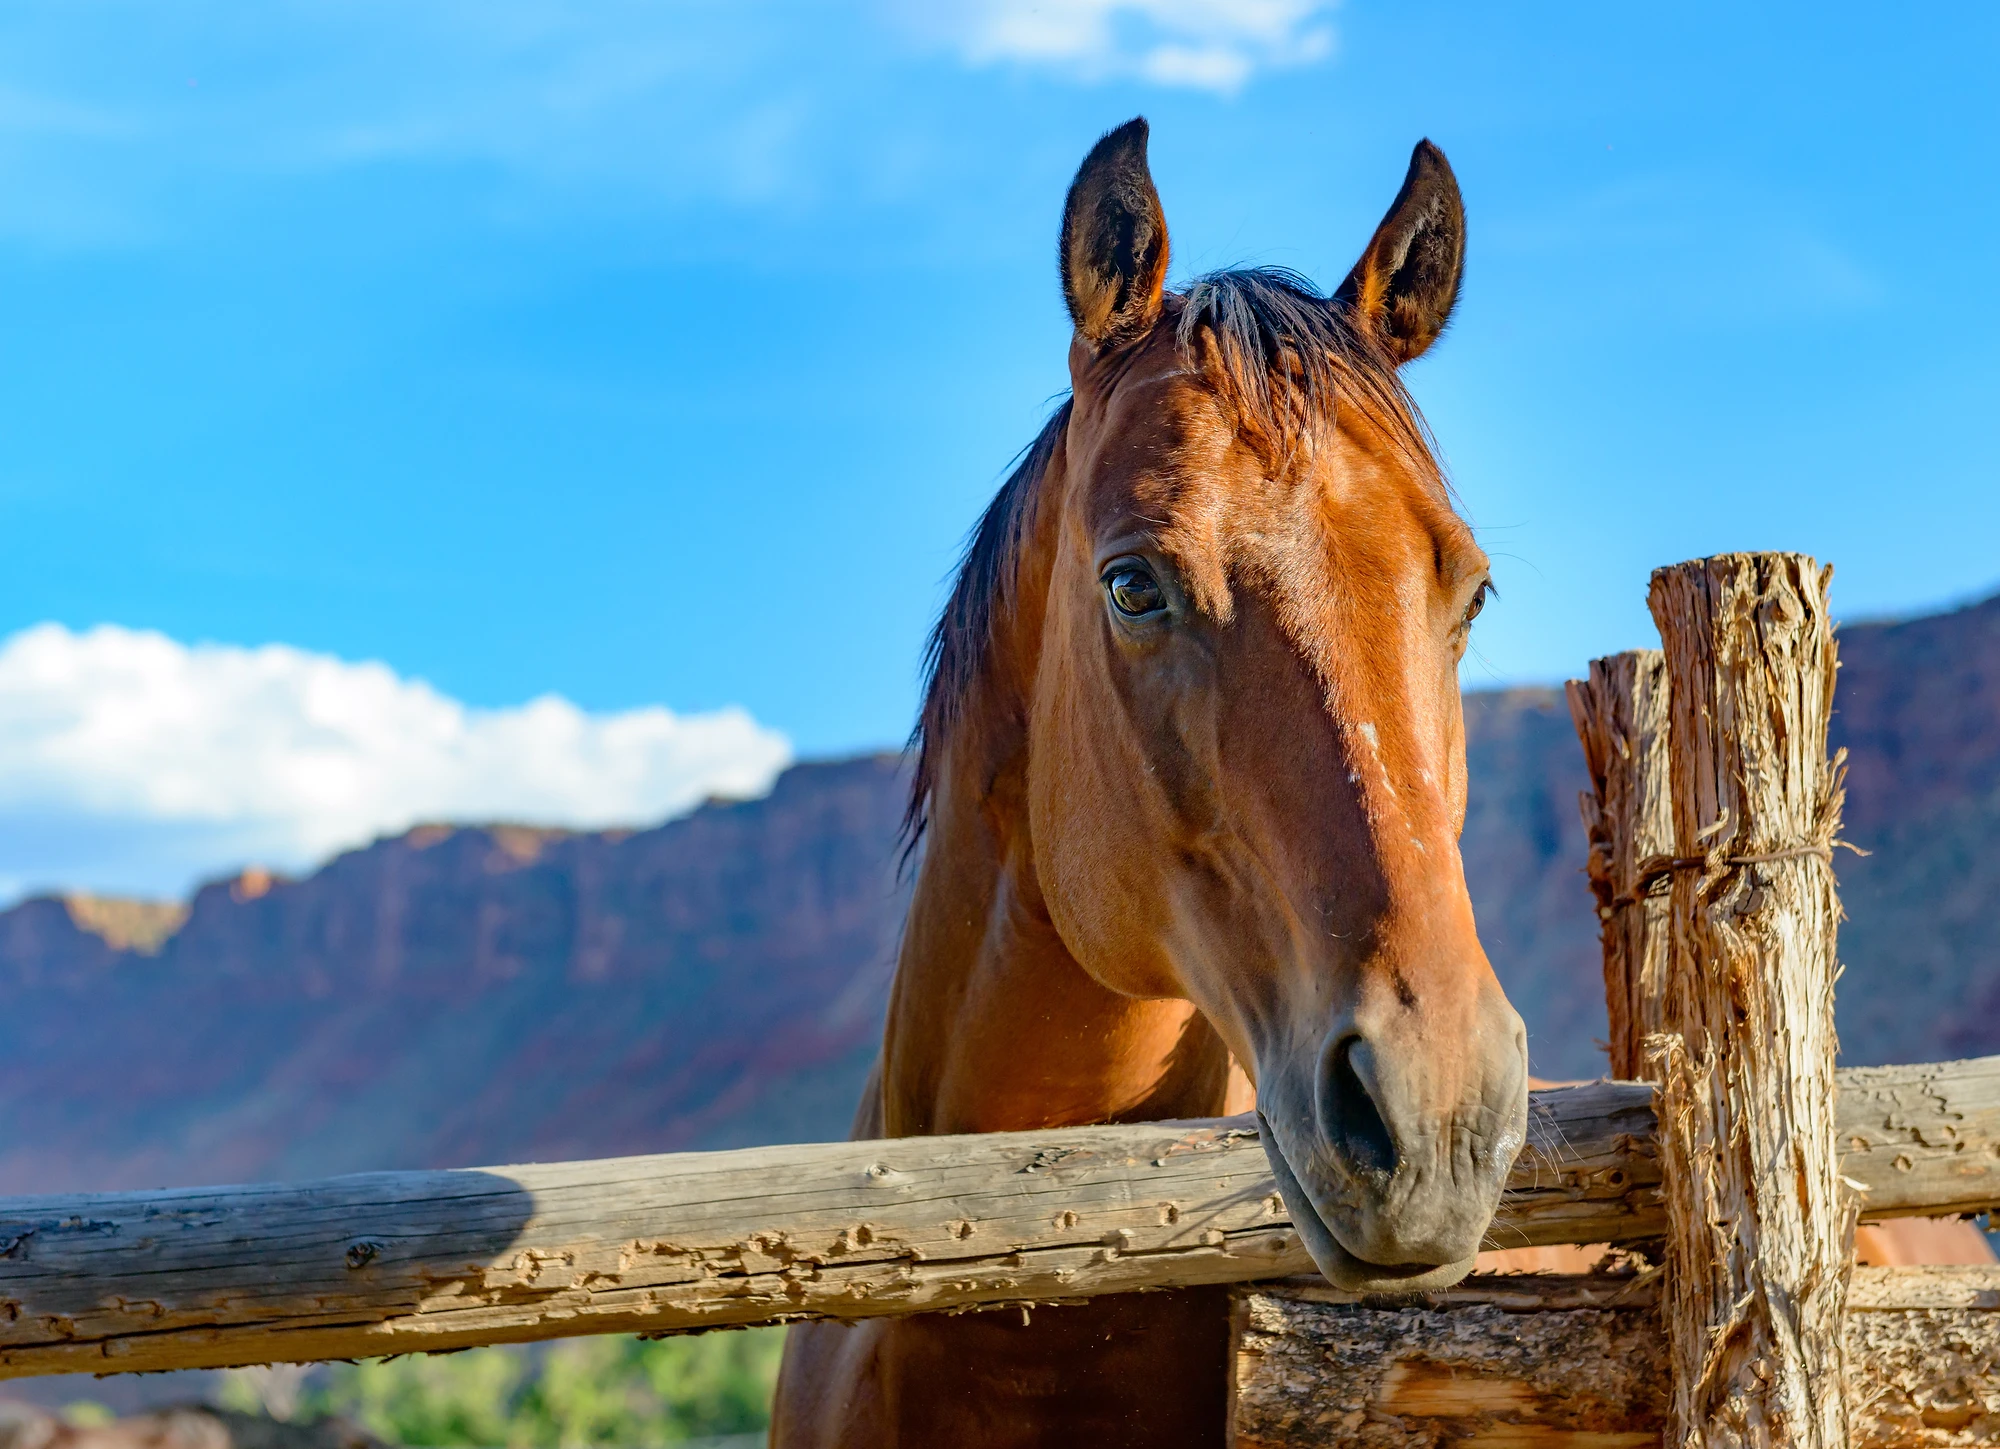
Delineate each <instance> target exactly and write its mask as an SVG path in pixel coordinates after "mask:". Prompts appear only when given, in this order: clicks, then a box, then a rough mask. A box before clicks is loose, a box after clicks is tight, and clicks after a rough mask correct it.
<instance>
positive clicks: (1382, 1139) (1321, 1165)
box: [1257, 986, 1528, 1292]
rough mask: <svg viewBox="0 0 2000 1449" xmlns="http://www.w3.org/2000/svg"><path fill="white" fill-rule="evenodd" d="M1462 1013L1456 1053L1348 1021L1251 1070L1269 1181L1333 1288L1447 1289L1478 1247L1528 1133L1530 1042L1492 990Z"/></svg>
mask: <svg viewBox="0 0 2000 1449" xmlns="http://www.w3.org/2000/svg"><path fill="white" fill-rule="evenodd" d="M1472 1018H1473V1019H1472V1021H1471V1023H1470V1024H1469V1025H1470V1030H1469V1032H1468V1033H1467V1037H1468V1038H1469V1039H1465V1040H1462V1041H1461V1043H1460V1045H1459V1047H1458V1049H1457V1050H1456V1051H1455V1052H1447V1051H1445V1050H1443V1049H1441V1047H1440V1044H1439V1043H1438V1042H1436V1041H1435V1040H1434V1039H1428V1040H1427V1039H1426V1035H1425V1034H1423V1033H1421V1032H1415V1031H1405V1032H1403V1033H1400V1034H1399V1033H1396V1032H1392V1031H1386V1030H1382V1029H1381V1028H1379V1027H1376V1028H1374V1029H1371V1026H1370V1024H1369V1023H1367V1022H1362V1021H1355V1020H1345V1021H1341V1022H1338V1023H1336V1024H1335V1025H1334V1027H1333V1028H1332V1029H1331V1030H1330V1031H1328V1032H1327V1033H1326V1034H1325V1035H1324V1036H1323V1037H1322V1038H1321V1039H1320V1040H1319V1041H1318V1042H1317V1043H1315V1044H1314V1045H1313V1047H1312V1048H1311V1049H1310V1050H1307V1051H1304V1052H1299V1053H1297V1054H1295V1055H1292V1056H1291V1060H1290V1061H1289V1062H1288V1065H1292V1066H1293V1068H1294V1069H1293V1070H1289V1071H1287V1070H1282V1069H1281V1070H1279V1071H1277V1072H1271V1071H1269V1070H1268V1069H1264V1070H1260V1072H1259V1079H1260V1089H1259V1092H1258V1104H1257V1108H1258V1110H1257V1116H1258V1120H1259V1122H1260V1124H1261V1125H1262V1127H1263V1137H1264V1143H1265V1150H1266V1152H1267V1153H1268V1155H1269V1157H1270V1160H1271V1170H1272V1173H1273V1174H1274V1175H1275V1176H1276V1178H1277V1180H1278V1189H1279V1191H1280V1192H1281V1193H1282V1194H1283V1196H1284V1199H1285V1206H1286V1207H1287V1208H1288V1209H1289V1210H1290V1212H1291V1217H1292V1224H1293V1226H1294V1228H1295V1229H1296V1230H1297V1231H1298V1234H1299V1237H1300V1239H1301V1240H1302V1241H1303V1242H1304V1244H1305V1246H1306V1250H1307V1251H1308V1252H1309V1253H1311V1254H1312V1257H1313V1261H1314V1262H1315V1263H1317V1264H1318V1265H1319V1269H1320V1271H1321V1272H1322V1273H1323V1274H1325V1275H1326V1278H1327V1280H1328V1281H1329V1282H1331V1283H1333V1284H1334V1285H1335V1286H1336V1287H1340V1288H1347V1289H1352V1290H1355V1291H1360V1292H1417V1291H1422V1290H1425V1289H1431V1288H1441V1287H1447V1286H1449V1285H1450V1284H1452V1283H1456V1282H1457V1281H1458V1280H1459V1279H1461V1278H1463V1277H1464V1276H1465V1275H1466V1274H1467V1273H1469V1272H1470V1271H1471V1270H1472V1261H1473V1258H1474V1256H1475V1255H1476V1254H1477V1253H1478V1252H1479V1250H1480V1249H1481V1248H1482V1247H1485V1246H1488V1245H1487V1243H1486V1241H1485V1240H1486V1235H1487V1232H1488V1230H1489V1229H1490V1228H1491V1226H1492V1222H1493V1216H1494V1213H1495V1212H1496V1211H1497V1210H1498V1208H1499V1205H1500V1194H1501V1192H1502V1191H1503V1190H1504V1188H1505V1187H1506V1182H1507V1175H1508V1173H1509V1171H1510V1170H1511V1169H1512V1168H1513V1165H1514V1158H1515V1156H1516V1155H1517V1154H1518V1153H1519V1152H1520V1150H1521V1145H1522V1142H1523V1141H1524V1139H1525V1136H1526V1130H1527V1115H1528V1061H1527V1033H1526V1029H1525V1028H1524V1027H1523V1026H1522V1024H1521V1019H1520V1016H1519V1015H1518V1014H1517V1013H1516V1012H1515V1011H1514V1009H1513V1008H1512V1007H1511V1006H1509V1005H1508V1004H1507V1001H1506V998H1505V997H1504V996H1503V995H1502V994H1501V993H1500V991H1499V990H1498V989H1497V986H1496V987H1495V988H1494V989H1493V990H1491V991H1489V992H1483V993H1481V998H1480V1000H1479V1002H1478V1003H1477V1005H1476V1006H1475V1008H1474V1010H1473V1012H1472ZM1301 1058H1303V1060H1300V1059H1301Z"/></svg>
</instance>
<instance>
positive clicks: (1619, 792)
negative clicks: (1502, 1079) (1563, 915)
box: [1567, 649, 1674, 1082]
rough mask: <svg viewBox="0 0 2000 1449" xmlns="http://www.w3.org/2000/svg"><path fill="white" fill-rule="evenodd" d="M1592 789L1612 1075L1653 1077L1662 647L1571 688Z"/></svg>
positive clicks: (1665, 823)
mask: <svg viewBox="0 0 2000 1449" xmlns="http://www.w3.org/2000/svg"><path fill="white" fill-rule="evenodd" d="M1567 693H1568V696H1569V712H1570V718H1571V719H1572V720H1574V721H1575V722H1576V733H1577V738H1578V739H1580V740H1581V741H1582V742H1583V758H1584V765H1585V767H1586V769H1587V770H1588V772H1589V775H1590V785H1591V788H1590V790H1589V792H1588V793H1586V794H1585V795H1584V796H1583V798H1582V800H1581V801H1580V802H1579V803H1580V804H1581V806H1582V809H1583V826H1584V831H1585V833H1586V835H1587V836H1588V838H1589V841H1590V857H1589V861H1588V863H1587V866H1586V870H1587V872H1588V874H1589V877H1590V889H1591V892H1592V894H1593V895H1595V896H1596V897H1597V919H1598V931H1599V935H1600V937H1601V938H1602V940H1603V943H1604V1000H1605V1005H1606V1006H1607V1007H1608V1008H1609V1011H1610V1017H1611V1035H1610V1038H1609V1041H1608V1043H1607V1045H1608V1046H1609V1047H1610V1054H1611V1075H1612V1076H1614V1077H1618V1078H1620V1079H1622V1080H1624V1081H1628V1082H1629V1081H1638V1080H1640V1079H1642V1078H1644V1077H1647V1076H1649V1075H1650V1072H1649V1071H1648V1069H1647V1067H1646V1059H1645V1045H1644V1043H1645V1040H1646V1038H1647V1037H1648V1036H1651V1035H1652V1034H1653V1033H1654V1032H1657V1031H1658V1030H1659V1029H1660V1021H1659V1010H1660V997H1661V992H1662V988H1663V986H1664V980H1663V978H1664V975H1665V972H1666V960H1667V940H1668V934H1669V933H1668V919H1667V913H1668V907H1669V902H1668V900H1667V884H1668V876H1669V875H1670V874H1671V872H1663V870H1662V868H1661V866H1660V865H1659V864H1657V863H1658V862H1662V861H1664V860H1666V859H1668V858H1670V857H1671V856H1672V855H1673V852H1674V816H1673V806H1672V801H1671V800H1670V798H1669V795H1668V790H1667V661H1666V657H1665V656H1664V655H1662V654H1661V653H1660V651H1659V650H1657V649H1633V650H1630V651H1628V652H1626V653H1624V654H1614V655H1612V656H1611V657H1610V658H1608V659H1593V660H1592V661H1591V663H1590V677H1589V678H1588V679H1572V680H1571V681H1570V682H1569V685H1568V687H1567Z"/></svg>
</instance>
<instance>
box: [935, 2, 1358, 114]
mask: <svg viewBox="0 0 2000 1449" xmlns="http://www.w3.org/2000/svg"><path fill="white" fill-rule="evenodd" d="M1332 9H1333V5H1332V4H1331V3H1329V0H971V3H969V4H965V5H962V6H957V7H950V8H947V9H944V10H941V11H929V12H927V19H926V22H925V23H926V24H927V27H928V28H930V29H932V30H933V31H937V32H942V33H943V34H945V35H946V36H947V37H948V38H949V39H950V40H951V41H952V42H953V43H954V44H955V45H956V46H957V48H958V49H959V51H960V53H961V54H962V55H963V56H964V57H965V59H967V60H969V61H971V62H972V63H974V64H976V65H984V64H993V63H996V62H1012V63H1017V64H1022V65H1032V66H1040V67H1048V68H1053V69H1056V70H1060V71H1062V72H1065V73H1067V74H1070V75H1073V76H1075V77H1077V78H1078V79H1081V80H1103V79H1111V78H1136V79H1139V80H1143V81H1150V82H1152V83H1154V84H1156V85H1163V86H1184V87H1191V88H1195V89H1200V90H1210V91H1220V92H1223V93H1229V92H1233V91H1236V90H1240V89H1241V88H1242V87H1243V85H1244V84H1245V83H1246V82H1248V81H1249V80H1250V79H1251V77H1252V76H1254V75H1255V74H1256V73H1257V72H1258V71H1261V70H1273V69H1278V68H1281V67H1286V66H1297V65H1309V64H1311V63H1313V62H1315V61H1319V60H1323V59H1325V58H1326V57H1327V56H1328V55H1330V54H1331V53H1332V51H1333V42H1334V35H1333V27H1332V25H1331V24H1330V23H1329V22H1328V14H1329V12H1330V11H1331V10H1332Z"/></svg>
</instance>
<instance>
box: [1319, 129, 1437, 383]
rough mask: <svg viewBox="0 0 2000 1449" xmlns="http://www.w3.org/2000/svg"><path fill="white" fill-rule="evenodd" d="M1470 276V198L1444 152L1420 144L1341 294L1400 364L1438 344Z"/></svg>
mask: <svg viewBox="0 0 2000 1449" xmlns="http://www.w3.org/2000/svg"><path fill="white" fill-rule="evenodd" d="M1464 273H1465V202H1464V200H1463V199H1462V198H1461V197H1460V196H1459V194H1458V178H1457V177H1455V176H1453V175H1452V174H1451V163H1450V162H1449V161H1447V160H1445V159H1444V152H1442V151H1440V150H1438V148H1437V147H1435V146H1433V145H1432V144H1431V143H1430V142H1429V141H1419V142H1417V149H1416V150H1415V151H1414V152H1412V153H1411V155H1410V171H1409V174H1408V175H1407V176H1405V177H1404V178H1403V189H1402V190H1401V191H1399V192H1397V193H1396V200H1395V203H1394V204H1393V205H1392V206H1390V208H1389V214H1388V215H1387V216H1385V217H1383V218H1382V224H1381V225H1380V226H1379V227H1377V228H1376V229H1375V238H1374V240H1372V241H1371V242H1369V243H1368V250H1367V251H1365V252H1363V253H1362V254H1361V260H1360V261H1358V262H1356V263H1355V264H1354V270H1353V271H1351V272H1349V273H1348V274H1347V280H1346V281H1345V282H1343V283H1341V286H1340V290H1339V291H1338V292H1336V293H1335V294H1334V296H1335V299H1336V300H1338V301H1341V302H1345V303H1346V304H1347V305H1348V307H1349V308H1351V309H1352V311H1353V313H1354V316H1355V319H1356V321H1358V322H1359V323H1360V325H1361V328H1362V330H1363V331H1365V332H1367V333H1368V334H1369V335H1370V336H1371V337H1373V338H1374V339H1375V341H1376V342H1377V343H1379V344H1380V345H1381V347H1382V350H1383V351H1385V352H1387V353H1388V354H1389V356H1390V357H1391V358H1393V359H1394V360H1395V361H1396V362H1397V363H1398V364H1401V363H1405V362H1408V361H1409V360H1410V359H1411V358H1413V357H1420V356H1422V355H1423V353H1424V351H1425V349H1426V348H1428V347H1429V346H1430V345H1431V344H1432V343H1433V342H1435V341H1437V339H1438V334H1439V333H1440V332H1442V331H1444V328H1445V323H1446V322H1448V321H1449V320H1450V319H1451V309H1452V304H1453V303H1455V302H1457V301H1458V283H1459V278H1460V277H1462V276H1463V275H1464Z"/></svg>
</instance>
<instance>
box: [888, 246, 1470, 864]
mask: <svg viewBox="0 0 2000 1449" xmlns="http://www.w3.org/2000/svg"><path fill="white" fill-rule="evenodd" d="M1168 300H1169V303H1170V304H1172V305H1178V307H1179V311H1180V316H1179V319H1178V321H1177V322H1176V324H1175V340H1176V342H1177V343H1178V345H1179V347H1180V350H1181V355H1182V358H1183V360H1184V362H1185V364H1186V365H1187V366H1188V367H1189V368H1191V369H1193V370H1195V371H1197V372H1199V373H1200V374H1201V376H1202V377H1203V379H1204V380H1205V381H1206V382H1207V383H1208V384H1209V386H1210V387H1211V388H1213V389H1214V390H1215V393H1216V395H1217V396H1218V397H1219V398H1220V399H1221V401H1222V402H1223V405H1224V406H1225V407H1227V408H1229V409H1230V410H1231V411H1232V412H1233V413H1234V414H1235V417H1236V422H1237V426H1238V428H1239V430H1240V431H1241V433H1242V434H1243V436H1244V437H1245V439H1246V440H1247V441H1249V442H1250V443H1251V444H1252V445H1253V446H1255V447H1257V448H1258V449H1259V450H1260V451H1262V452H1263V453H1265V455H1266V456H1267V458H1268V459H1269V460H1270V462H1271V464H1272V466H1273V467H1274V468H1281V469H1282V468H1285V467H1287V466H1289V464H1290V462H1291V460H1292V459H1294V458H1295V457H1296V456H1297V455H1298V453H1299V452H1300V450H1301V448H1303V447H1304V446H1306V445H1307V444H1308V443H1309V440H1310V438H1311V436H1312V434H1313V433H1314V432H1315V431H1316V430H1318V429H1319V428H1320V427H1321V426H1323V425H1325V424H1328V423H1330V422H1331V421H1332V420H1333V418H1334V416H1335V413H1336V410H1337V408H1338V407H1339V406H1341V405H1343V404H1344V405H1346V406H1348V407H1350V408H1353V409H1354V410H1356V411H1357V412H1359V413H1361V414H1362V415H1364V416H1365V417H1367V418H1368V419H1369V421H1371V422H1372V423H1374V424H1375V426H1376V427H1378V428H1379V429H1381V430H1382V431H1383V432H1384V433H1385V434H1386V435H1387V436H1388V438H1389V440H1390V442H1391V443H1392V445H1393V446H1395V448H1396V449H1397V451H1398V452H1399V453H1401V454H1403V455H1404V457H1405V461H1406V462H1408V463H1409V464H1410V465H1411V466H1412V467H1413V468H1414V469H1415V470H1416V471H1417V472H1418V474H1419V476H1421V477H1423V478H1425V479H1427V480H1429V481H1431V482H1433V483H1434V485H1435V486H1437V487H1438V488H1439V489H1440V490H1442V489H1443V487H1444V483H1443V479H1442V477H1441V475H1440V474H1439V473H1438V469H1437V464H1436V461H1435V456H1434V454H1433V453H1432V451H1431V447H1430V435H1429V432H1428V430H1427V429H1426V428H1425V426H1424V422H1423V418H1422V415H1421V414H1420V413H1419V412H1418V411H1417V408H1416V404H1415V403H1414V402H1412V401H1411V399H1410V396H1409V394H1408V392H1406V391H1405V390H1404V388H1403V384H1402V381H1401V379H1400V378H1399V377H1398V376H1397V373H1396V368H1395V365H1394V364H1393V363H1392V362H1391V361H1390V360H1389V358H1388V357H1387V356H1386V355H1385V354H1384V353H1383V352H1382V351H1381V349H1380V348H1378V347H1377V346H1376V345H1375V344H1374V343H1373V342H1372V341H1370V340H1369V339H1368V338H1367V337H1366V336H1364V335H1363V334H1362V333H1360V332H1358V331H1357V330H1356V329H1355V328H1354V326H1353V324H1352V323H1351V322H1350V321H1349V318H1348V310H1347V308H1346V307H1345V306H1343V305H1341V304H1340V303H1339V302H1338V301H1337V300H1335V299H1332V298H1329V297H1327V296H1326V295H1325V294H1324V293H1322V292H1321V291H1319V290H1318V289H1317V288H1316V287H1314V286H1313V284H1312V283H1311V282H1310V281H1309V280H1307V279H1306V278H1305V277H1303V276H1301V275H1300V274H1299V273H1297V272H1294V271H1291V270H1290V269H1288V268H1284V267H1243V268H1237V269H1232V270H1229V271H1221V272H1211V273H1209V274H1208V275H1206V276H1203V277H1197V278H1196V279H1195V280H1194V282H1193V283H1191V284H1190V285H1189V287H1188V290H1187V291H1186V292H1184V293H1182V294H1180V295H1179V296H1178V297H1170V298H1169V299H1168ZM1071 404H1072V400H1071V399H1068V398H1065V399H1064V400H1063V403H1062V406H1061V407H1059V408H1057V409H1056V411H1055V413H1054V414H1053V415H1052V416H1051V417H1050V418H1049V420H1048V422H1047V423H1045V424H1043V426H1042V430H1041V432H1040V433H1039V434H1037V435H1036V437H1035V440H1034V441H1033V442H1032V443H1030V444H1028V446H1027V447H1026V448H1024V449H1023V450H1022V451H1021V452H1020V454H1019V455H1017V456H1016V458H1015V460H1014V466H1013V469H1012V471H1011V472H1010V473H1009V474H1008V475H1007V481H1006V482H1004V483H1002V484H1001V485H1000V491H999V492H998V493H996V494H995V495H994V497H993V501H992V502H991V503H990V504H988V505H987V507H986V511H985V512H984V513H983V514H981V515H980V518H979V522H978V524H977V525H976V526H975V527H974V528H973V530H972V533H971V535H970V537H969V538H968V539H967V540H966V545H965V552H964V555H963V557H962V558H961V559H960V562H959V567H958V573H957V577H956V580H955V581H954V583H953V584H952V589H951V595H950V597H949V598H947V599H946V601H945V605H944V608H943V610H942V611H941V612H940V613H939V615H938V620H937V623H936V624H935V625H934V626H933V627H932V629H931V632H930V637H929V639H928V640H927V641H926V643H925V646H924V656H923V679H924V703H923V708H922V709H921V710H920V711H919V713H918V715H917V724H916V728H915V729H914V730H913V731H912V732H911V735H910V743H909V747H910V748H911V749H912V750H914V751H915V752H916V756H917V766H916V771H915V774H914V775H913V776H912V778H911V781H910V797H909V802H908V804H907V806H906V807H905V809H904V812H903V838H904V842H905V844H904V851H903V857H904V860H905V861H908V860H909V859H910V857H911V856H912V855H913V854H914V853H915V851H916V849H917V846H918V844H919V842H921V840H922V839H923V835H924V830H925V827H926V826H927V825H928V823H929V819H930V804H931V796H932V793H933V792H934V791H935V789H936V787H937V772H938V756H939V754H940V752H941V751H942V749H943V747H944V742H945V740H946V739H948V738H949V736H950V734H951V732H952V730H953V728H954V727H955V726H956V725H957V724H958V722H959V720H960V719H961V718H962V716H963V714H964V710H965V704H966V700H967V699H968V698H969V696H970V695H971V693H972V690H973V687H974V685H975V684H976V682H977V680H978V678H979V676H980V674H981V672H982V671H983V670H984V669H985V666H986V660H987V656H988V653H989V650H990V647H991V644H992V639H993V622H994V618H995V616H996V614H997V613H998V612H999V611H1000V609H1001V608H1002V607H1004V605H1005V603H1006V591H1007V588H1008V586H1009V584H1010V582H1011V581H1012V579H1013V577H1014V574H1015V567H1014V565H1015V562H1016V560H1017V559H1018V558H1019V555H1020V550H1021V547H1022V544H1023V542H1024V541H1025V539H1026V537H1027V535H1028V531H1029V528H1028V524H1029V519H1030V517H1031V515H1032V513H1033V504H1034V501H1035V499H1036V497H1037V495H1038V494H1039V492H1040V489H1041V482H1042V477H1043V474H1044V473H1045V472H1046V471H1047V469H1048V465H1049V459H1050V458H1051V457H1052V456H1053V455H1054V453H1055V448H1056V443H1057V442H1058V441H1059V440H1060V439H1061V438H1062V435H1063V432H1064V430H1065V429H1066V428H1067V427H1068V426H1069V418H1070V410H1071Z"/></svg>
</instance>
